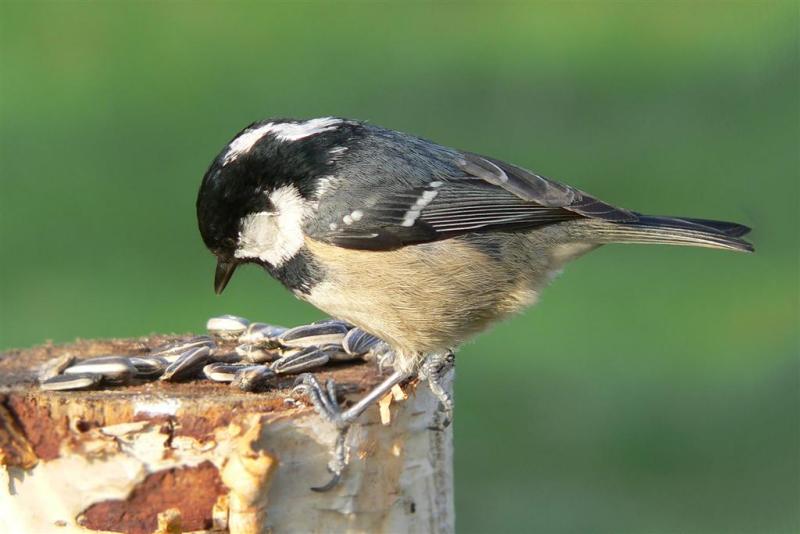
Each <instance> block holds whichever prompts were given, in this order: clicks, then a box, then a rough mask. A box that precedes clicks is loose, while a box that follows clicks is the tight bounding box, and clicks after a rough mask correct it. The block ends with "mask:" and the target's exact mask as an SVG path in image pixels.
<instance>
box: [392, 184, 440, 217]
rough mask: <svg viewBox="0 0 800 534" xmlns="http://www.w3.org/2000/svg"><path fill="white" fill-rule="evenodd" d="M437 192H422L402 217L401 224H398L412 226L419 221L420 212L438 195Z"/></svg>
mask: <svg viewBox="0 0 800 534" xmlns="http://www.w3.org/2000/svg"><path fill="white" fill-rule="evenodd" d="M438 194H439V192H438V191H433V190H431V189H429V190H427V191H424V192H423V193H422V195H420V196H419V198H417V201H416V202H414V205H413V206H411V208H410V209H409V210H408V211H407V212H406V213H405V216H404V217H403V222H402V223H400V225H401V226H413V225H414V223H415V222H416V221H417V219H419V216H420V214H421V213H422V210H423V209H425V206H427V205H428V204H430V203H431V201H433V199H434V198H436V195H438Z"/></svg>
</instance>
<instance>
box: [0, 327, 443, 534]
mask: <svg viewBox="0 0 800 534" xmlns="http://www.w3.org/2000/svg"><path fill="white" fill-rule="evenodd" d="M172 339H174V337H168V336H152V337H149V338H141V339H134V340H96V341H80V342H77V343H74V344H70V345H58V346H56V345H44V346H40V347H36V348H33V349H28V350H16V351H9V352H7V353H5V354H3V355H2V356H0V486H2V489H0V517H2V518H3V521H4V528H7V529H8V532H14V533H18V534H25V533H31V534H33V533H36V534H39V533H44V532H64V533H67V532H84V533H85V532H87V530H88V531H113V532H129V533H150V532H189V531H209V532H230V533H233V534H251V533H261V532H276V533H280V532H370V533H373V532H377V533H380V532H387V533H388V532H452V531H453V528H454V527H453V524H454V518H453V500H452V499H453V487H452V433H451V430H450V429H447V430H446V431H443V432H442V431H434V430H430V429H429V428H428V427H429V425H430V424H431V418H432V414H433V412H434V408H435V406H436V401H435V399H434V398H433V396H432V395H431V394H430V392H429V391H428V389H427V388H426V387H419V388H416V386H415V384H413V383H412V384H410V385H408V386H406V387H405V391H397V390H395V392H394V393H395V395H394V398H388V397H387V398H386V399H384V401H383V402H382V403H381V408H380V409H379V408H378V406H376V407H374V408H370V410H368V412H367V413H366V414H365V415H364V416H363V417H362V418H361V420H360V421H359V424H357V425H355V426H354V427H353V428H352V429H351V431H350V433H349V435H348V442H349V444H350V464H349V466H348V468H347V470H346V471H345V476H344V478H343V480H342V483H341V484H340V485H339V486H337V487H336V488H335V489H333V490H331V491H329V492H327V493H316V492H312V491H311V490H310V488H311V487H312V486H317V485H320V484H323V483H325V482H326V481H327V478H326V477H328V473H327V471H326V465H327V462H328V460H329V454H328V451H329V448H330V447H331V445H332V444H333V443H334V441H335V438H336V432H335V430H334V428H333V427H332V426H331V425H330V424H328V423H326V422H325V421H323V420H322V419H320V418H319V417H318V416H317V415H316V413H315V412H314V410H313V409H312V408H311V407H310V406H308V405H307V404H306V403H305V402H304V399H302V398H295V397H292V396H291V386H292V383H293V379H292V377H288V379H287V380H286V381H284V382H283V383H280V384H279V386H280V388H279V389H274V390H270V391H267V392H265V393H246V392H242V391H239V390H237V389H235V388H231V387H229V386H227V385H225V384H217V383H211V382H205V381H193V382H187V383H180V384H175V383H169V382H158V381H156V382H148V383H142V384H138V385H127V386H116V387H113V388H109V389H105V388H104V389H98V390H94V391H80V392H77V391H76V392H52V391H42V390H40V389H39V387H38V385H37V384H36V372H37V370H38V368H39V367H40V366H41V365H42V364H43V363H45V362H47V361H48V360H50V359H52V358H56V357H58V356H61V355H63V354H65V353H70V354H73V355H74V356H76V357H78V358H85V357H90V356H99V355H104V354H120V355H134V354H146V353H147V352H148V351H149V350H150V349H151V348H153V347H155V346H157V345H160V344H163V343H165V342H168V341H170V340H172ZM316 374H317V375H318V376H319V377H320V378H321V379H327V378H334V379H335V380H336V381H337V383H338V384H340V385H347V386H350V387H349V388H348V391H349V393H348V395H347V398H348V399H349V400H353V399H357V398H358V397H359V396H360V395H362V394H364V393H365V392H366V391H367V390H369V389H370V388H371V387H373V386H374V385H376V384H377V383H378V382H380V379H381V377H380V376H379V375H378V373H377V369H376V368H375V366H374V365H371V364H357V365H352V364H351V365H339V366H336V367H331V368H330V369H327V370H326V371H325V372H320V373H316ZM404 397H405V398H404ZM287 399H288V400H287ZM387 419H390V421H387ZM384 423H388V424H384Z"/></svg>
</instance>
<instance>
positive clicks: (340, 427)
mask: <svg viewBox="0 0 800 534" xmlns="http://www.w3.org/2000/svg"><path fill="white" fill-rule="evenodd" d="M408 377H409V373H403V372H401V371H395V372H394V373H392V374H391V375H390V376H389V377H388V378H386V380H384V381H383V382H381V383H380V384H378V385H377V386H376V387H375V388H374V389H372V390H371V391H370V392H369V393H367V394H366V395H365V396H364V397H363V398H361V400H359V401H358V402H357V403H355V404H354V405H353V406H351V407H349V408H348V409H346V410H342V408H341V406H340V405H339V400H338V399H337V395H336V393H337V391H336V384H335V383H334V381H333V380H328V381H327V382H326V383H325V387H324V388H323V387H322V385H321V384H320V383H319V381H318V380H317V379H316V378H315V377H314V375H312V374H309V373H306V374H303V375H300V376H299V377H297V382H296V386H295V389H294V390H295V391H296V392H301V393H304V394H306V395H307V396H308V399H309V400H310V401H311V404H313V405H314V408H315V409H316V411H317V413H318V414H319V415H320V416H321V417H322V418H323V419H325V420H326V421H328V422H329V423H331V424H333V425H334V426H335V427H336V429H337V431H338V435H337V437H336V442H335V443H334V445H333V447H332V448H331V460H330V462H328V471H330V472H331V474H332V475H333V478H332V479H331V480H330V482H328V483H327V484H325V485H323V486H318V487H315V488H311V489H313V490H314V491H328V490H331V489H333V488H334V487H336V485H337V484H338V483H339V481H340V480H341V478H342V472H343V471H344V469H345V467H347V462H348V447H347V433H348V431H349V430H350V426H351V425H352V424H353V422H355V420H356V419H358V417H359V416H360V415H361V414H362V413H364V411H365V410H366V409H367V408H368V407H369V406H371V405H372V404H373V403H374V402H376V401H377V400H379V399H381V398H382V397H383V396H384V395H386V394H387V393H388V392H389V391H391V389H392V387H394V386H395V385H397V384H399V383H400V382H402V381H403V380H405V379H406V378H408Z"/></svg>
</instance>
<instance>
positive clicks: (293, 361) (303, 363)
mask: <svg viewBox="0 0 800 534" xmlns="http://www.w3.org/2000/svg"><path fill="white" fill-rule="evenodd" d="M331 347H333V348H331ZM338 350H339V348H338V347H337V346H336V345H326V346H325V347H306V348H304V349H303V350H301V351H299V352H296V353H294V354H289V355H286V356H282V357H280V358H278V359H277V360H275V361H274V362H272V363H271V364H270V368H271V369H272V370H273V371H275V372H276V373H277V374H279V375H284V374H292V373H302V372H303V371H308V370H309V369H315V368H317V367H321V366H323V365H325V364H326V363H328V362H329V361H330V359H331V352H332V351H338Z"/></svg>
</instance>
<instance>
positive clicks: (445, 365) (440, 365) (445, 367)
mask: <svg viewBox="0 0 800 534" xmlns="http://www.w3.org/2000/svg"><path fill="white" fill-rule="evenodd" d="M455 363H456V358H455V354H453V351H448V352H446V353H435V354H430V355H428V356H427V357H426V358H425V361H423V362H422V366H421V367H420V370H419V373H418V376H419V377H420V378H421V379H423V380H425V381H427V382H428V387H429V388H430V390H431V393H433V395H434V396H435V397H436V398H437V399H439V406H438V409H437V410H436V414H435V416H434V424H433V425H432V426H431V429H432V430H444V429H445V428H447V427H448V426H450V423H451V422H452V421H453V397H452V396H451V395H450V393H448V392H447V390H446V389H445V387H444V386H443V385H442V379H443V378H444V377H445V376H446V375H447V373H449V372H450V370H451V369H453V367H454V366H455Z"/></svg>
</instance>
